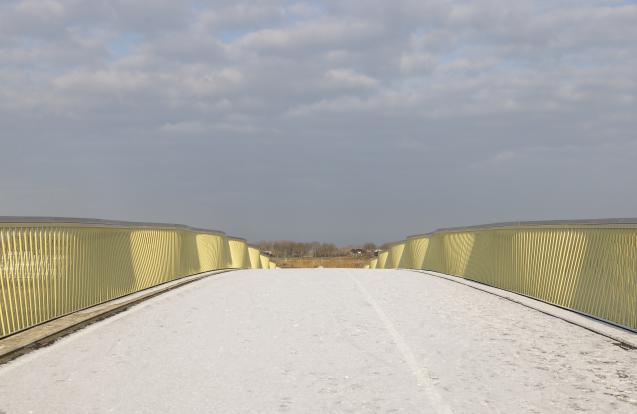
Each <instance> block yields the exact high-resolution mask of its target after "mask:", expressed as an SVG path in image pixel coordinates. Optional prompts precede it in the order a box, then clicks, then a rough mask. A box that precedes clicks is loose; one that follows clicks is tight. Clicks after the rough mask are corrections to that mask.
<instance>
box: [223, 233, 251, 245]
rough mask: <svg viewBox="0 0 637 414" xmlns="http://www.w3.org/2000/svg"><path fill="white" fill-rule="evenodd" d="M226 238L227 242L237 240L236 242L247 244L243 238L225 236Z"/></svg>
mask: <svg viewBox="0 0 637 414" xmlns="http://www.w3.org/2000/svg"><path fill="white" fill-rule="evenodd" d="M226 238H227V239H228V240H238V241H242V242H245V243H246V244H248V241H247V240H246V239H244V238H243V237H235V236H228V235H226Z"/></svg>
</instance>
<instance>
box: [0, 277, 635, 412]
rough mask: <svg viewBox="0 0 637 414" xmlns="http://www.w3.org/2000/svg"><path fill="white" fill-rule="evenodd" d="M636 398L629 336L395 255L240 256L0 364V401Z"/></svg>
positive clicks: (575, 407)
mask: <svg viewBox="0 0 637 414" xmlns="http://www.w3.org/2000/svg"><path fill="white" fill-rule="evenodd" d="M581 411H584V412H592V413H600V412H604V413H606V412H622V413H636V412H637V350H625V349H622V348H620V347H618V346H616V345H614V344H613V341H612V340H610V339H608V338H606V337H603V336H600V335H597V334H595V333H593V332H590V331H588V330H586V329H583V328H580V327H578V326H575V325H572V324H569V323H567V322H564V321H562V320H560V319H557V318H554V317H551V316H549V315H545V314H543V313H540V312H538V311H535V310H533V309H529V308H527V307H524V306H522V305H519V304H516V303H513V302H511V301H507V300H505V299H502V298H499V297H497V296H494V295H491V294H488V293H485V292H482V291H479V290H476V289H472V288H470V287H467V286H464V285H462V284H458V283H454V282H451V281H448V280H445V279H440V278H437V277H433V276H429V275H426V274H422V273H417V272H410V271H399V270H345V269H336V270H335V269H307V270H297V269H294V270H292V269H290V270H270V271H268V270H266V271H263V270H246V271H238V272H231V273H226V274H223V275H218V276H213V277H210V278H207V279H203V280H201V281H199V282H195V283H192V284H190V285H187V286H185V287H181V288H179V289H177V290H174V291H170V292H168V293H165V294H163V295H160V296H158V297H156V298H154V299H151V300H148V301H147V302H144V303H143V304H141V305H138V306H135V307H133V308H131V309H130V310H128V311H126V312H124V313H121V314H119V315H117V316H114V317H111V318H109V319H106V320H104V321H102V322H99V323H96V324H94V325H91V326H89V327H87V328H85V329H83V330H80V331H78V332H76V333H74V334H72V335H70V336H68V337H66V338H63V339H61V340H60V341H58V342H56V343H55V344H53V345H51V346H49V347H46V348H43V349H40V350H37V351H34V352H32V353H30V354H28V355H26V356H23V357H21V358H18V359H17V360H15V361H12V362H10V363H8V364H6V365H3V366H0V413H2V412H5V413H30V412H33V413H47V414H48V413H102V412H115V413H132V412H139V413H186V412H193V413H204V412H220V413H221V412H224V413H225V412H241V413H244V412H254V413H265V412H290V413H306V412H316V413H323V412H353V413H359V412H372V413H375V412H410V413H412V412H427V413H435V412H441V413H443V412H454V413H495V412H500V413H525V412H537V413H547V412H552V413H564V412H581Z"/></svg>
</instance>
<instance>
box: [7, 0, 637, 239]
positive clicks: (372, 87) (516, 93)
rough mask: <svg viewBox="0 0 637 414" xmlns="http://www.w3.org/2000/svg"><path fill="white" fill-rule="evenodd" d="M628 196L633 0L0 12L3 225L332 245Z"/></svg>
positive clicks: (155, 4) (613, 213) (592, 205)
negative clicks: (31, 220)
mask: <svg viewBox="0 0 637 414" xmlns="http://www.w3.org/2000/svg"><path fill="white" fill-rule="evenodd" d="M636 189H637V4H636V2H634V1H612V0H608V1H589V0H547V1H544V0H538V1H527V0H516V1H510V0H506V1H496V0H481V1H475V0H471V1H450V0H439V1H429V0H392V1H389V0H387V1H377V0H334V1H331V0H328V1H322V2H318V1H299V2H294V1H277V0H264V1H254V0H253V1H243V0H232V1H230V0H228V1H185V0H184V1H172V0H153V1H151V0H110V1H106V0H90V1H83V0H26V1H13V0H4V1H2V2H1V3H0V215H19V216H29V215H39V216H63V217H91V218H103V219H119V220H133V221H153V222H167V223H179V224H187V225H192V226H199V227H205V228H213V229H220V230H223V231H225V232H227V233H229V234H232V235H236V236H242V237H246V238H247V239H248V240H250V241H254V242H256V241H259V240H277V239H292V240H298V241H313V240H316V241H323V242H334V243H337V244H339V245H347V244H355V243H362V242H366V241H372V242H377V243H382V242H388V241H395V240H400V239H403V238H405V237H406V236H408V235H411V234H418V233H424V232H429V231H432V230H434V229H436V228H441V227H449V226H463V225H476V224H484V223H490V222H501V221H516V220H546V219H584V218H611V217H636V216H637V191H636Z"/></svg>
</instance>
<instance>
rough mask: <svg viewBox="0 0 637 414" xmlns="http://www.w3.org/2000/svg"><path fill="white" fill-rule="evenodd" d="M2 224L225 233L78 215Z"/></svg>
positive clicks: (18, 219) (20, 219) (3, 221)
mask: <svg viewBox="0 0 637 414" xmlns="http://www.w3.org/2000/svg"><path fill="white" fill-rule="evenodd" d="M1 224H75V225H87V226H104V227H138V228H147V227H162V228H174V229H180V230H190V231H198V232H204V233H215V234H220V235H224V236H225V234H226V233H224V232H223V231H220V230H212V229H204V228H199V227H191V226H186V225H183V224H171V223H150V222H138V221H123V220H104V219H94V218H77V217H41V216H24V217H22V216H0V225H1Z"/></svg>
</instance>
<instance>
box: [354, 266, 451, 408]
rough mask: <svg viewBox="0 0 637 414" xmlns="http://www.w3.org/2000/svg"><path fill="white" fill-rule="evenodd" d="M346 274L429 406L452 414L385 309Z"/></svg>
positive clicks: (355, 279)
mask: <svg viewBox="0 0 637 414" xmlns="http://www.w3.org/2000/svg"><path fill="white" fill-rule="evenodd" d="M347 274H348V276H349V277H350V279H352V281H353V282H354V283H356V286H357V287H358V290H359V291H360V292H361V293H362V294H363V296H364V297H365V300H366V301H367V302H368V303H369V304H370V305H371V306H372V308H374V310H375V311H376V314H377V315H378V318H379V319H380V320H381V322H382V323H383V325H385V329H386V330H387V332H389V335H390V336H391V337H392V340H393V341H394V343H395V344H396V348H398V350H399V351H400V353H401V354H402V356H403V359H404V360H405V362H407V365H409V368H410V369H411V371H412V372H413V374H414V375H415V376H416V380H417V383H418V386H420V387H422V388H423V391H424V392H425V396H426V397H427V399H428V400H429V402H430V403H431V407H432V408H433V409H434V410H435V411H436V412H437V413H444V414H452V413H453V411H452V410H451V408H450V407H449V406H448V405H447V404H445V402H444V401H443V399H442V397H441V396H440V394H439V393H438V391H436V389H435V385H434V384H433V381H432V380H431V378H430V375H429V373H428V372H427V370H426V368H425V367H422V366H421V365H420V364H418V361H417V360H416V357H415V356H414V353H413V352H412V350H411V348H410V347H409V345H407V342H405V339H404V338H403V337H402V335H401V334H400V333H399V332H398V331H397V330H396V328H395V327H394V324H393V323H392V321H391V319H389V317H388V316H387V314H386V313H385V311H383V309H382V308H381V307H380V305H379V304H378V303H377V302H376V300H375V299H374V297H373V296H372V295H371V294H370V293H369V291H368V290H367V289H366V288H365V286H363V284H362V283H361V282H360V281H359V280H358V279H357V278H356V276H354V274H353V273H352V272H350V271H349V270H348V271H347Z"/></svg>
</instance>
